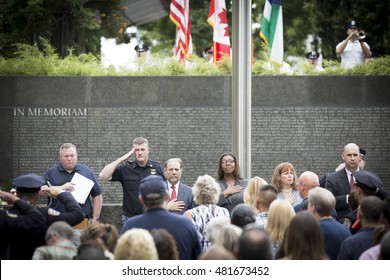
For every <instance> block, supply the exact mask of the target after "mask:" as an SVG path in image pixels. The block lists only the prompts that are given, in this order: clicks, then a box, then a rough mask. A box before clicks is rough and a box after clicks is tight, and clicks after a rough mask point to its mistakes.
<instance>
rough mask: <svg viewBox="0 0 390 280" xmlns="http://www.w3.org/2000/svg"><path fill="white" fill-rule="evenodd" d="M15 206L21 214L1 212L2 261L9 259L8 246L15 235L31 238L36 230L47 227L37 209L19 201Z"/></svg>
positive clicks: (0, 247)
mask: <svg viewBox="0 0 390 280" xmlns="http://www.w3.org/2000/svg"><path fill="white" fill-rule="evenodd" d="M13 206H14V207H15V208H16V209H18V212H19V213H20V214H14V213H10V212H9V211H7V210H0V231H1V241H0V254H1V259H2V260H4V259H8V258H9V256H8V246H9V242H10V238H11V237H12V236H13V235H15V234H22V235H24V236H29V235H30V233H31V232H34V231H35V230H36V229H39V228H41V227H45V224H46V220H45V218H44V217H43V216H42V214H41V213H40V212H39V211H38V210H37V208H36V207H35V206H34V205H32V204H30V203H28V202H27V201H24V200H23V199H18V200H16V201H15V202H14V204H13Z"/></svg>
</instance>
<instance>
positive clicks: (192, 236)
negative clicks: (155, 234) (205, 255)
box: [121, 208, 202, 260]
mask: <svg viewBox="0 0 390 280" xmlns="http://www.w3.org/2000/svg"><path fill="white" fill-rule="evenodd" d="M132 228H143V229H147V230H151V229H158V228H164V229H166V230H167V231H168V232H169V233H170V234H171V235H172V236H173V238H174V239H175V242H176V245H177V250H178V251H179V256H180V259H181V260H196V259H197V258H198V256H199V255H200V253H201V251H202V249H201V246H200V242H199V239H198V233H197V231H196V229H195V226H194V224H193V223H192V222H191V221H190V219H188V218H186V217H183V216H181V215H176V214H172V213H170V212H169V211H168V210H166V209H164V208H154V209H150V210H148V211H146V212H145V213H144V214H141V215H138V216H134V217H132V218H130V219H129V220H127V222H126V223H125V224H124V225H123V227H122V229H121V234H123V233H124V232H125V231H126V230H129V229H132Z"/></svg>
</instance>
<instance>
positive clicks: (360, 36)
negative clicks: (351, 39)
mask: <svg viewBox="0 0 390 280" xmlns="http://www.w3.org/2000/svg"><path fill="white" fill-rule="evenodd" d="M364 38H366V33H364V31H363V30H360V31H358V32H356V39H357V40H359V41H361V40H364Z"/></svg>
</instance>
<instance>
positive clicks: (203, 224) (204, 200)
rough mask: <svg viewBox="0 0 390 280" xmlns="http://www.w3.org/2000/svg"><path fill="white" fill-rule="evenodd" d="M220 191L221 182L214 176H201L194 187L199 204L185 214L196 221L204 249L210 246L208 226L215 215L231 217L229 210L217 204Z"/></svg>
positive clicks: (196, 200) (194, 193)
mask: <svg viewBox="0 0 390 280" xmlns="http://www.w3.org/2000/svg"><path fill="white" fill-rule="evenodd" d="M220 192H221V189H220V187H219V184H218V183H217V182H216V181H215V179H214V178H213V177H211V176H210V175H203V176H199V177H198V179H197V180H196V182H195V184H194V186H193V188H192V193H193V195H194V201H195V203H196V204H197V205H198V206H196V207H194V208H192V209H190V210H187V211H186V212H184V214H183V216H184V217H187V218H188V219H190V220H191V221H192V222H193V223H194V225H195V228H196V230H197V232H198V237H199V241H200V244H201V246H202V249H203V251H205V250H206V249H207V248H208V247H209V246H210V240H209V239H208V236H207V226H208V224H209V222H210V220H211V219H212V218H215V217H225V218H228V219H230V214H229V211H228V210H227V209H226V208H224V207H220V206H218V205H217V202H218V198H219V194H220Z"/></svg>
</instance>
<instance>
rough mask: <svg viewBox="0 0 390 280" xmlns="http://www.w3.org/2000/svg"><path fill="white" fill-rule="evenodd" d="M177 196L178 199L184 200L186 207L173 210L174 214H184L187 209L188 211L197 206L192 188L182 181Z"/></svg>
mask: <svg viewBox="0 0 390 280" xmlns="http://www.w3.org/2000/svg"><path fill="white" fill-rule="evenodd" d="M167 185H168V184H167ZM168 193H169V190H168ZM176 198H177V201H184V208H183V209H182V210H181V211H172V213H174V214H180V215H183V213H184V212H185V211H187V210H188V209H192V208H194V207H195V206H196V204H195V202H194V195H193V194H192V188H191V187H189V186H187V185H186V184H183V183H181V182H180V183H179V191H178V193H177V194H176Z"/></svg>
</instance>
